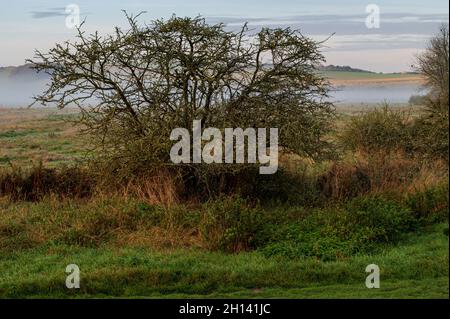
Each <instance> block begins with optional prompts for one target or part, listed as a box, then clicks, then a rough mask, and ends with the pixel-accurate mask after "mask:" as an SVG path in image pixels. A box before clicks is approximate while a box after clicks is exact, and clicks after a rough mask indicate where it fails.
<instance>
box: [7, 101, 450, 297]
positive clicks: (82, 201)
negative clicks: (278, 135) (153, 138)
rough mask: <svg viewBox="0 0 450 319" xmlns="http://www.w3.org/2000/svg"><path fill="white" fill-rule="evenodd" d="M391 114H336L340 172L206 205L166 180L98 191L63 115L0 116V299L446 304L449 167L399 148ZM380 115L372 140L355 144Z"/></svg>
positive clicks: (289, 173) (285, 160) (316, 170)
mask: <svg viewBox="0 0 450 319" xmlns="http://www.w3.org/2000/svg"><path fill="white" fill-rule="evenodd" d="M389 112H392V113H388V114H387V113H383V111H380V109H378V111H373V109H372V108H370V107H365V108H354V107H341V108H339V109H338V114H337V117H336V121H335V123H334V126H335V130H334V133H333V134H332V135H331V136H329V139H330V140H332V141H335V142H336V143H337V144H338V150H339V156H337V157H336V159H334V160H328V161H325V162H312V161H308V160H305V159H303V158H300V157H298V156H288V155H283V156H282V157H281V168H282V169H281V170H280V171H279V172H278V173H277V174H276V176H274V177H271V178H270V179H267V178H262V177H261V178H260V179H257V180H255V181H254V183H255V184H254V188H252V189H251V190H247V192H245V191H244V192H240V193H235V194H222V195H219V196H215V197H211V198H210V199H207V200H202V199H200V198H187V199H186V198H180V197H179V196H177V189H176V185H175V182H174V181H173V180H172V179H171V177H170V176H168V175H167V174H164V172H161V174H160V175H159V176H155V177H152V178H149V179H146V180H144V181H142V180H141V181H139V183H137V182H135V181H134V182H129V183H127V184H126V185H120V186H119V187H113V186H112V185H111V184H109V185H106V186H105V185H104V184H103V185H99V184H98V183H97V182H96V179H95V177H94V175H95V174H94V172H93V171H92V168H90V167H89V165H88V164H86V163H87V162H88V160H89V159H90V158H91V155H89V154H90V153H89V152H87V151H88V150H89V139H88V137H86V136H83V135H79V134H78V130H79V127H77V126H74V125H73V124H72V123H71V121H70V120H73V119H76V117H77V116H78V114H77V112H76V111H74V110H70V109H67V110H63V111H58V110H55V109H50V108H48V109H45V108H44V109H40V108H33V109H0V145H1V147H0V297H3V298H16V297H19V298H31V297H37V298H48V297H56V298H85V297H86V298H99V297H100V298H116V297H125V298H136V297H137V298H185V297H188V298H204V297H211V298H448V296H449V292H448V287H449V283H448V269H449V264H448V262H449V260H448V249H449V246H448V163H446V162H445V161H443V160H441V159H435V158H433V159H429V158H426V159H422V158H418V157H417V156H416V155H411V154H408V149H409V148H410V145H409V144H407V143H410V140H409V139H408V138H407V137H405V136H403V135H401V136H400V135H398V136H397V135H395V134H397V133H398V132H399V131H401V132H405V130H404V127H398V128H396V127H395V125H397V124H398V123H400V124H401V125H403V124H404V125H408V123H409V122H411V118H417V117H418V116H419V115H420V111H419V110H418V109H411V108H410V107H408V106H406V105H405V106H404V107H403V108H398V109H396V110H394V111H389ZM399 112H401V113H399ZM405 114H408V119H407V120H405V118H403V116H406V115H405ZM383 116H387V117H388V118H389V119H391V122H389V123H391V124H393V125H392V126H388V125H385V126H383V130H380V131H378V132H377V135H376V136H378V137H380V136H381V137H382V138H380V140H376V139H373V140H371V142H373V143H372V144H370V145H366V144H364V138H362V139H361V140H358V134H355V132H363V130H362V128H361V127H363V128H364V127H367V122H364V121H372V122H376V123H380V122H377V121H379V120H380V118H381V122H382V123H385V124H386V123H387V122H386V121H385V119H386V118H385V117H383ZM355 119H360V122H358V120H356V121H355ZM396 120H398V121H400V122H397V123H396V122H395V121H396ZM372 122H371V123H372ZM361 123H362V125H361ZM402 123H403V124H402ZM358 125H359V126H358ZM355 130H356V131H355ZM371 132H373V130H372V131H371ZM363 133H364V134H366V133H367V132H363ZM363 133H361V134H362V135H361V136H362V137H364V136H365V135H364V134H363ZM385 133H386V134H388V135H389V137H390V138H391V140H388V141H387V142H386V138H385V137H383V135H382V134H385ZM346 134H347V135H346ZM377 143H378V144H377ZM383 143H386V144H388V145H390V146H392V148H393V149H388V148H387V147H386V145H384V144H383ZM396 143H403V144H404V145H406V144H407V145H406V146H405V147H404V148H402V147H400V146H399V144H396ZM405 143H406V144H405ZM381 144H383V145H381ZM403 144H402V145H403ZM380 145H381V146H380ZM411 147H412V146H411ZM368 150H370V151H368ZM373 150H378V151H373ZM414 154H416V153H414ZM71 263H74V264H77V265H78V266H79V267H80V270H81V285H80V289H73V290H70V289H67V288H66V286H65V278H66V276H67V274H66V273H65V268H66V266H67V265H68V264H71ZM369 264H377V265H378V266H379V267H380V269H381V287H380V288H379V289H368V288H366V286H365V278H366V276H367V275H368V274H367V273H366V272H365V268H366V266H367V265H369Z"/></svg>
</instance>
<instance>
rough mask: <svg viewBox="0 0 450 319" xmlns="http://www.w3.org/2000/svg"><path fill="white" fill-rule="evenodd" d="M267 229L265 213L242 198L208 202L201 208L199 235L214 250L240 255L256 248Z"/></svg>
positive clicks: (236, 197)
mask: <svg viewBox="0 0 450 319" xmlns="http://www.w3.org/2000/svg"><path fill="white" fill-rule="evenodd" d="M263 226H264V211H263V210H262V209H261V208H260V207H259V206H258V205H256V206H253V205H250V204H249V203H248V201H246V200H245V199H243V198H241V197H239V196H232V197H227V198H224V199H220V200H215V201H212V202H209V203H207V204H205V205H203V207H202V219H201V221H200V225H199V227H200V232H201V234H202V237H203V238H204V240H205V241H206V243H208V246H209V247H210V248H211V249H220V250H223V251H226V252H237V251H240V250H246V249H249V248H254V246H255V243H254V242H255V239H256V238H255V237H256V235H257V233H258V232H259V231H260V230H261V229H262V228H263Z"/></svg>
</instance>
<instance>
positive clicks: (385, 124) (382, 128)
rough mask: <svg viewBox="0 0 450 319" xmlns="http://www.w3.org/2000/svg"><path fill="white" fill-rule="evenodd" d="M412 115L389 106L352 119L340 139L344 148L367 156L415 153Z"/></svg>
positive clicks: (386, 105)
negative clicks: (413, 148) (400, 152)
mask: <svg viewBox="0 0 450 319" xmlns="http://www.w3.org/2000/svg"><path fill="white" fill-rule="evenodd" d="M410 126H411V123H410V118H409V114H408V113H406V112H404V111H397V110H394V109H392V108H390V107H389V105H388V104H385V105H383V106H382V107H381V108H375V109H374V110H372V111H369V112H367V113H364V114H362V115H359V116H355V117H353V118H352V119H351V120H350V122H349V124H348V125H347V126H346V128H345V129H344V131H343V133H342V134H341V135H340V136H339V141H340V143H341V145H342V146H343V147H344V148H346V149H350V150H352V151H355V150H361V151H364V152H366V153H373V152H380V151H382V152H391V151H398V150H403V151H405V152H407V153H409V152H411V151H412V137H411V135H410V132H411V129H410Z"/></svg>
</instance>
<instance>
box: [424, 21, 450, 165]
mask: <svg viewBox="0 0 450 319" xmlns="http://www.w3.org/2000/svg"><path fill="white" fill-rule="evenodd" d="M448 59H449V31H448V25H445V24H444V25H442V26H441V28H440V30H439V33H438V34H437V35H436V36H434V37H433V38H432V39H431V40H430V42H429V44H428V47H427V49H426V50H425V52H424V53H422V54H421V55H419V56H418V58H417V62H418V64H419V67H418V70H419V72H420V73H422V74H423V75H424V77H425V79H426V84H425V85H426V87H428V88H429V90H430V92H429V94H428V98H427V101H426V111H427V112H426V114H425V115H424V116H422V117H420V118H419V119H418V120H417V121H416V129H417V131H418V134H419V138H418V139H417V143H416V144H417V149H418V150H419V151H420V152H423V153H425V154H426V155H428V156H432V157H440V158H443V159H445V160H447V161H448V149H449V132H448V129H449V122H448V121H449V95H448V94H449V91H448V90H449V87H448V85H449V65H448V64H449V60H448Z"/></svg>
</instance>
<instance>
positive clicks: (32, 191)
mask: <svg viewBox="0 0 450 319" xmlns="http://www.w3.org/2000/svg"><path fill="white" fill-rule="evenodd" d="M95 185H96V181H95V178H94V177H93V174H91V172H90V171H89V170H86V169H84V168H81V167H77V166H73V167H61V168H58V169H51V168H44V167H43V166H42V163H40V164H39V165H37V166H34V167H33V168H31V169H26V170H24V169H21V168H20V167H16V166H12V167H11V168H9V169H5V168H3V169H1V170H0V197H2V196H8V197H9V198H10V199H12V200H31V201H38V200H40V199H42V198H43V197H45V196H47V195H50V194H51V195H55V196H58V197H60V198H65V197H70V198H83V197H88V196H90V195H91V194H92V192H93V190H94V188H95Z"/></svg>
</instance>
